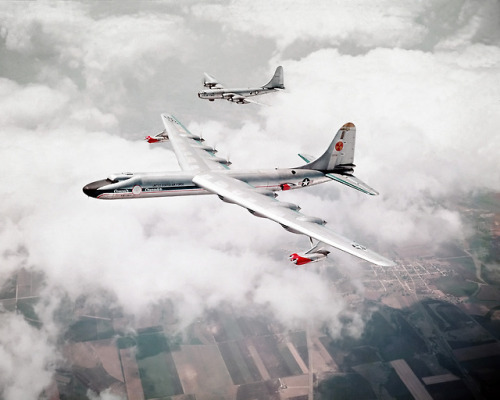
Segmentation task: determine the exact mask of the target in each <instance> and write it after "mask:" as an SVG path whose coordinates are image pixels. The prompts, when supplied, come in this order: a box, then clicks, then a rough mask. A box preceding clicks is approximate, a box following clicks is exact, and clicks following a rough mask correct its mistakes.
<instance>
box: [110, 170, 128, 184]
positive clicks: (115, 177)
mask: <svg viewBox="0 0 500 400" xmlns="http://www.w3.org/2000/svg"><path fill="white" fill-rule="evenodd" d="M133 176H134V174H133V173H132V172H122V173H119V174H111V175H110V176H108V179H107V180H108V181H110V182H112V183H116V182H121V181H126V180H127V179H130V178H132V177H133Z"/></svg>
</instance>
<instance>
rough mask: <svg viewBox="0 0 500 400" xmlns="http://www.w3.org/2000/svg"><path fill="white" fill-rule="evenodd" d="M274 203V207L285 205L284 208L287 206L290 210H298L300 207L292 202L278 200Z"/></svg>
mask: <svg viewBox="0 0 500 400" xmlns="http://www.w3.org/2000/svg"><path fill="white" fill-rule="evenodd" d="M275 205H276V207H285V208H289V209H290V210H294V211H300V207H299V206H298V205H297V204H293V203H286V202H284V201H280V202H278V203H276V204H275Z"/></svg>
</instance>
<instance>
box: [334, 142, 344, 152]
mask: <svg viewBox="0 0 500 400" xmlns="http://www.w3.org/2000/svg"><path fill="white" fill-rule="evenodd" d="M343 148H344V143H342V142H337V143H336V144H335V150H337V151H340V150H342V149H343Z"/></svg>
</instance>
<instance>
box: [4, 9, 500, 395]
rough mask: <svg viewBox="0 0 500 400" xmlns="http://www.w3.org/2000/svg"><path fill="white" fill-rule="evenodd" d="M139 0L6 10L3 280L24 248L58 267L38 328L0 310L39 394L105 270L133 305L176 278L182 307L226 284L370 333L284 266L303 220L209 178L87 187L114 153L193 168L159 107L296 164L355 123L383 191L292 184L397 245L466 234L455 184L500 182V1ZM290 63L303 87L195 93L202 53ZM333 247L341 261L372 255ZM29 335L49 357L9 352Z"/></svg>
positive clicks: (233, 149) (258, 69)
mask: <svg viewBox="0 0 500 400" xmlns="http://www.w3.org/2000/svg"><path fill="white" fill-rule="evenodd" d="M127 4H128V5H123V4H122V3H118V2H117V3H114V2H111V3H110V2H106V3H105V4H101V3H76V2H71V3H61V2H54V3H52V2H42V3H40V2H37V3H18V2H12V3H7V5H6V6H4V7H3V10H2V11H0V15H1V18H0V20H1V21H2V25H1V26H0V37H1V42H0V60H1V65H0V94H1V96H0V99H1V100H0V127H1V130H0V136H1V140H2V146H1V148H0V159H1V160H2V163H3V164H2V165H4V173H3V179H2V183H3V184H2V185H1V187H0V202H1V206H2V207H1V210H2V213H1V215H0V239H1V240H0V254H1V257H2V268H1V271H0V279H1V281H2V282H4V281H5V280H6V279H8V278H9V277H10V276H11V274H12V273H13V272H14V271H16V270H17V269H18V268H19V267H20V266H24V267H27V268H32V269H34V270H39V271H43V273H44V275H45V277H46V286H47V287H46V290H45V291H44V294H43V295H42V301H41V302H39V304H38V306H37V312H38V315H39V317H40V319H41V320H42V322H43V323H44V328H43V329H42V331H37V330H36V329H35V328H32V327H30V326H29V325H27V324H26V322H24V321H23V320H22V319H21V318H20V317H19V316H15V315H11V314H8V313H4V314H2V316H1V318H0V329H1V330H2V332H3V333H2V334H1V335H0V352H2V354H5V357H0V370H3V371H6V372H5V374H2V376H5V379H3V378H2V379H1V380H0V393H1V394H2V396H3V397H4V398H6V399H14V398H34V397H36V394H37V393H39V392H40V390H41V389H42V388H43V386H44V385H46V384H47V383H48V382H49V379H50V371H51V370H52V368H53V365H54V364H53V363H54V362H55V361H56V360H57V357H54V356H53V354H55V353H54V351H55V348H54V344H53V343H55V342H56V340H57V337H58V335H60V334H61V332H62V330H63V329H64V326H60V324H58V323H57V322H56V321H54V310H56V309H57V307H58V304H59V303H58V302H59V301H60V299H61V298H62V297H64V296H69V298H71V299H76V298H77V297H78V296H80V295H82V294H86V293H89V292H90V293H93V292H95V291H99V290H104V291H106V292H108V293H110V294H111V295H112V297H113V298H114V299H115V301H116V303H117V306H119V307H122V308H123V309H124V310H125V311H126V312H128V313H132V314H134V313H136V314H137V313H140V312H144V310H147V309H148V307H149V306H150V305H151V304H155V303H157V302H159V301H161V300H164V299H167V298H168V299H171V300H172V301H174V303H175V306H176V311H177V313H178V315H179V321H180V324H179V327H182V326H185V325H187V324H189V323H190V322H191V321H192V320H193V319H195V318H197V317H199V316H201V315H203V312H204V311H205V310H206V309H209V308H217V307H218V306H220V305H221V304H231V305H232V306H233V307H234V308H235V310H244V309H247V308H248V307H252V308H253V309H254V310H257V311H258V312H261V313H267V314H269V315H273V316H274V317H275V318H277V319H278V320H279V321H280V322H282V323H284V324H287V325H288V326H290V327H294V326H300V325H301V324H304V323H305V322H311V323H315V324H317V325H321V324H326V325H328V326H329V327H330V331H331V332H332V334H340V332H341V331H342V328H345V326H343V323H342V322H340V321H344V320H345V318H344V317H345V316H346V315H347V316H349V317H350V320H351V321H352V323H351V324H350V325H349V326H348V327H347V328H348V329H350V334H353V335H356V334H359V333H360V332H361V329H362V320H361V318H360V316H359V315H358V314H356V313H353V312H352V311H350V310H349V309H348V307H347V305H346V304H345V303H344V301H343V299H342V296H341V294H340V293H338V292H336V291H335V290H332V288H331V287H330V286H329V285H328V282H326V280H324V279H323V278H322V277H321V276H320V275H318V273H317V272H316V271H314V270H296V269H291V268H290V266H289V265H288V263H287V261H286V256H287V254H288V251H290V250H299V249H300V250H302V249H303V248H305V247H306V246H307V240H306V239H304V238H302V237H297V236H293V235H291V234H289V233H287V232H285V231H284V230H283V229H281V228H280V227H279V226H277V225H276V224H273V223H271V222H269V221H264V220H261V219H258V218H251V217H250V215H249V214H248V213H247V212H246V211H245V210H242V209H241V208H239V207H236V206H234V207H233V206H230V205H227V204H224V203H222V202H220V201H219V200H218V199H217V198H213V197H208V196H207V197H200V198H172V199H156V200H143V201H137V202H126V201H123V202H120V201H117V202H100V201H96V200H93V199H87V198H85V196H84V195H83V193H82V192H81V188H82V187H83V185H85V184H86V183H88V182H90V181H93V180H96V179H101V178H104V177H105V176H107V175H108V174H109V173H112V172H118V171H153V170H176V169H178V166H177V163H176V160H175V157H174V156H173V153H172V152H171V151H170V150H168V149H167V148H165V147H162V146H161V145H160V146H156V147H149V146H148V145H147V144H146V143H144V142H142V141H141V139H142V136H144V134H151V133H155V132H157V131H159V130H161V129H162V127H161V125H160V124H161V121H160V118H159V113H160V112H170V113H173V114H174V115H176V116H177V117H178V118H179V119H180V120H181V121H182V122H183V123H185V124H186V125H187V126H188V127H190V129H192V131H193V132H195V133H203V135H204V137H206V139H207V141H208V142H210V143H211V144H217V146H218V148H219V151H220V154H222V155H226V154H230V155H231V158H232V159H234V160H233V161H234V165H233V167H234V168H273V167H276V166H280V167H288V166H295V165H299V164H301V161H300V159H299V158H298V157H296V155H295V154H296V153H298V152H303V153H309V154H316V155H319V154H321V153H322V152H323V151H324V149H325V148H326V146H327V145H328V144H329V141H330V140H331V138H332V135H333V134H334V133H335V132H336V131H337V129H338V128H339V127H340V126H341V125H342V124H344V123H345V122H348V121H352V122H354V123H355V124H356V126H357V129H358V144H357V150H356V164H357V165H358V167H357V169H356V174H357V175H358V176H359V177H360V178H361V179H363V180H365V181H366V182H367V183H369V184H370V185H372V186H373V187H375V188H376V189H377V190H379V191H380V192H381V193H382V194H381V196H379V197H376V198H370V197H367V196H363V195H362V194H359V193H357V192H354V191H350V190H348V189H347V188H343V187H339V185H335V184H327V185H323V186H321V187H315V188H311V189H309V190H308V191H302V192H295V193H284V194H282V195H280V198H281V199H283V200H284V201H293V202H297V203H299V204H300V205H301V206H302V207H303V211H304V212H305V213H306V214H311V215H318V216H322V217H323V218H325V219H326V220H327V221H329V225H330V226H331V228H332V229H334V230H335V231H338V232H339V233H343V234H345V235H347V236H350V237H353V238H355V239H358V240H359V241H360V242H362V243H363V242H364V243H367V244H369V245H371V246H372V247H374V248H375V249H380V250H382V251H388V254H390V251H391V248H392V247H394V246H397V245H400V244H403V243H405V242H407V241H409V240H418V241H419V242H421V243H428V244H434V245H435V244H439V243H440V242H443V241H446V240H453V239H457V238H460V237H461V235H462V234H463V233H462V231H463V229H464V226H463V225H462V222H461V220H460V218H459V216H458V214H457V213H456V212H454V211H452V210H450V209H449V208H448V207H447V205H446V204H447V201H448V199H450V198H454V197H456V196H461V195H464V194H467V193H470V192H471V191H478V190H498V189H499V188H500V175H499V174H500V171H499V170H498V148H500V143H499V141H500V139H499V138H500V136H499V135H498V133H497V127H498V126H499V123H500V114H499V113H498V107H499V104H500V88H499V86H498V82H499V78H500V48H499V45H500V29H499V28H498V26H499V25H498V19H499V16H500V6H499V5H498V3H497V2H496V1H485V2H475V1H465V0H464V1H457V2H453V3H450V2H446V1H443V2H439V1H437V2H436V1H432V2H431V1H423V2H418V3H415V2H399V3H398V4H397V5H395V4H394V2H387V1H376V2H372V3H371V4H370V5H369V6H367V5H366V2H363V3H361V2H360V3H358V2H350V3H349V4H346V3H345V2H331V1H328V2H326V1H325V2H317V4H316V5H315V7H311V6H310V4H309V2H296V3H295V4H294V5H293V6H287V7H284V6H283V7H278V6H274V7H273V9H271V8H270V6H268V5H267V3H266V2H252V3H243V2H229V3H227V4H226V3H225V4H224V5H221V4H220V3H219V2H209V3H207V2H199V3H198V2H195V1H192V2H187V3H185V4H184V5H182V6H179V5H176V4H174V3H169V2H162V3H148V4H142V5H141V6H140V7H139V6H138V5H135V4H129V3H127ZM277 65H283V66H284V70H285V86H286V87H287V90H286V91H285V92H283V93H280V94H278V95H269V96H267V97H266V98H263V99H262V101H263V102H267V103H268V104H270V105H271V106H270V107H258V106H254V105H247V106H237V105H235V104H229V103H217V102H216V103H208V102H203V101H201V100H199V99H198V98H197V97H196V91H197V90H198V89H199V87H200V85H201V84H200V82H201V76H202V73H203V72H204V71H206V72H210V73H212V74H214V75H215V76H216V77H218V78H219V79H220V80H221V81H223V82H225V83H226V84H228V85H231V84H232V85H238V86H240V85H242V86H245V85H249V86H250V85H255V84H262V83H265V82H266V81H267V80H268V78H269V77H270V76H271V74H272V72H273V71H274V69H275V67H276V66H277ZM332 256H333V257H332V261H331V264H330V265H331V266H332V267H340V268H342V270H343V271H346V272H348V271H350V270H351V269H354V270H355V269H356V261H355V260H352V259H351V258H344V257H340V256H338V255H336V254H335V253H333V254H332ZM353 279H355V278H353ZM242 312H243V311H242ZM21 331H22V332H25V333H23V334H22V335H21V334H20V333H19V332H21ZM40 332H41V333H40ZM19 336H20V337H21V339H19ZM15 340H22V341H23V342H22V343H20V346H19V350H18V351H19V352H23V354H24V352H26V353H29V352H38V353H39V354H40V358H39V360H38V361H37V362H35V363H31V364H30V363H28V359H27V358H26V357H24V356H23V354H13V353H12V350H11V348H12V345H13V344H14V343H15ZM19 370H23V371H26V372H27V373H30V374H32V375H31V376H39V377H40V378H39V380H38V385H32V386H29V387H28V386H27V385H25V382H24V380H23V379H24V378H23V376H24V374H21V375H19V374H17V373H16V372H14V371H19ZM23 388H25V389H23ZM26 388H27V389H26ZM22 390H25V391H24V392H23V391H22Z"/></svg>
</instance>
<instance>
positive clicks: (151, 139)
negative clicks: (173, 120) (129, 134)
mask: <svg viewBox="0 0 500 400" xmlns="http://www.w3.org/2000/svg"><path fill="white" fill-rule="evenodd" d="M160 135H162V136H160ZM144 140H145V141H146V142H148V143H159V142H166V141H168V140H169V138H168V136H167V135H166V134H165V133H160V134H158V135H156V136H149V135H148V136H146V137H145V138H144Z"/></svg>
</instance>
